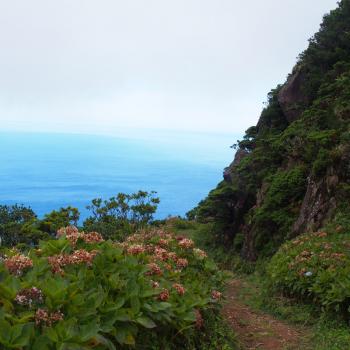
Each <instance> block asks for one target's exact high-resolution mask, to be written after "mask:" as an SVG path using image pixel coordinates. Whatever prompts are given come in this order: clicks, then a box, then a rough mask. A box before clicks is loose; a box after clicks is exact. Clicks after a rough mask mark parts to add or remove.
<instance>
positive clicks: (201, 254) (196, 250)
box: [193, 248, 208, 259]
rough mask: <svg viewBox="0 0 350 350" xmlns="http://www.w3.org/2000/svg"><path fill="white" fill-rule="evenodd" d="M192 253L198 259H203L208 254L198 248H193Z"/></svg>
mask: <svg viewBox="0 0 350 350" xmlns="http://www.w3.org/2000/svg"><path fill="white" fill-rule="evenodd" d="M193 254H194V255H195V256H196V257H197V258H199V259H204V258H206V257H207V256H208V255H207V253H206V252H205V251H203V250H202V249H199V248H193Z"/></svg>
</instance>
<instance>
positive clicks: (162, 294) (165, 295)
mask: <svg viewBox="0 0 350 350" xmlns="http://www.w3.org/2000/svg"><path fill="white" fill-rule="evenodd" d="M169 297H170V293H169V291H168V289H166V288H163V290H162V291H161V292H160V294H159V295H158V299H159V300H160V301H167V300H168V299H169Z"/></svg>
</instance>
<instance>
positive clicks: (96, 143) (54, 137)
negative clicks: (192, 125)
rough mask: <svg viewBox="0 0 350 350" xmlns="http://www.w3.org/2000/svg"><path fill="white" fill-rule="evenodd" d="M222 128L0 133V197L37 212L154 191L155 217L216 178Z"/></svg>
mask: <svg viewBox="0 0 350 350" xmlns="http://www.w3.org/2000/svg"><path fill="white" fill-rule="evenodd" d="M236 139H237V137H235V136H230V135H215V134H196V133H179V132H148V133H144V134H139V135H138V136H127V137H126V136H123V137H121V136H119V137H111V136H96V135H79V134H54V133H52V134H49V133H18V132H1V133H0V204H14V203H18V204H24V205H26V206H30V207H31V208H32V209H33V210H34V211H35V212H36V213H37V214H38V216H39V217H42V216H43V215H44V214H45V213H48V212H50V211H51V210H53V209H59V208H60V207H65V206H68V205H70V206H74V207H77V208H78V209H79V210H80V211H81V213H82V219H84V218H85V217H87V216H88V211H87V210H86V206H87V205H88V204H89V203H90V201H91V200H92V199H93V198H97V197H101V198H104V199H106V198H110V197H111V196H114V195H116V194H117V193H118V192H124V193H133V192H136V191H138V190H145V191H151V190H154V191H157V196H158V197H159V198H160V204H159V207H158V211H157V214H156V218H165V217H166V216H168V215H181V216H183V215H185V213H186V212H187V211H188V210H190V209H192V208H193V207H195V206H196V204H197V203H198V202H199V201H200V200H202V199H203V198H205V197H206V195H207V194H208V192H209V191H210V190H211V189H213V188H214V187H215V186H216V184H217V183H218V182H219V181H220V180H221V179H222V171H223V168H224V167H225V166H227V165H228V164H229V163H230V162H231V161H232V159H233V151H232V149H230V147H229V146H230V145H231V144H232V143H234V142H235V140H236Z"/></svg>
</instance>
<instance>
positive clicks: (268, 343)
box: [223, 279, 306, 350]
mask: <svg viewBox="0 0 350 350" xmlns="http://www.w3.org/2000/svg"><path fill="white" fill-rule="evenodd" d="M243 283H244V282H242V281H241V280H239V279H233V280H232V281H230V283H229V286H228V289H227V292H226V299H227V303H226V305H225V306H224V311H223V312H224V316H225V317H226V319H227V320H228V322H229V323H230V324H231V325H232V327H233V329H234V331H235V333H236V334H237V337H238V340H239V342H240V343H241V345H242V347H243V349H245V350H287V349H288V350H297V349H298V350H304V349H306V348H305V347H304V346H303V345H302V344H301V343H302V339H303V338H304V336H305V334H303V332H301V330H299V329H298V328H297V327H294V326H291V325H288V324H286V323H284V322H281V321H279V320H276V319H274V318H273V317H272V316H270V315H267V314H263V313H259V312H257V311H254V310H252V309H251V308H249V306H247V305H245V304H244V302H243V301H242V300H241V298H240V297H239V291H240V289H241V288H242V284H243Z"/></svg>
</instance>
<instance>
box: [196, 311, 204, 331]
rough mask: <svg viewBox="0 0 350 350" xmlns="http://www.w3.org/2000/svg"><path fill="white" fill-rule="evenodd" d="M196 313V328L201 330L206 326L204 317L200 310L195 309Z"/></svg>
mask: <svg viewBox="0 0 350 350" xmlns="http://www.w3.org/2000/svg"><path fill="white" fill-rule="evenodd" d="M194 312H195V314H196V328H197V329H201V328H202V327H203V325H204V320H203V316H202V314H201V312H200V311H199V310H198V309H195V310H194Z"/></svg>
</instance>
